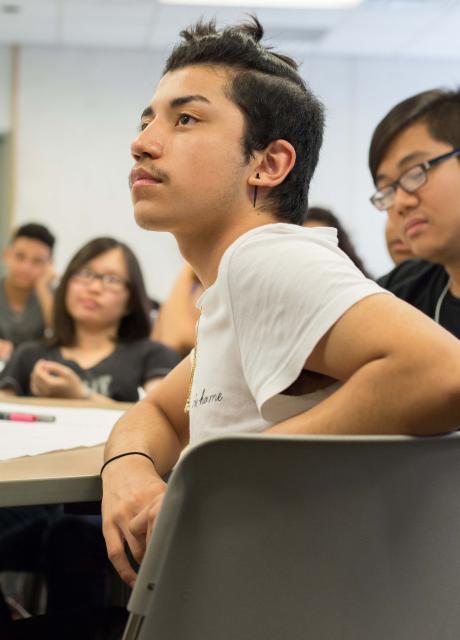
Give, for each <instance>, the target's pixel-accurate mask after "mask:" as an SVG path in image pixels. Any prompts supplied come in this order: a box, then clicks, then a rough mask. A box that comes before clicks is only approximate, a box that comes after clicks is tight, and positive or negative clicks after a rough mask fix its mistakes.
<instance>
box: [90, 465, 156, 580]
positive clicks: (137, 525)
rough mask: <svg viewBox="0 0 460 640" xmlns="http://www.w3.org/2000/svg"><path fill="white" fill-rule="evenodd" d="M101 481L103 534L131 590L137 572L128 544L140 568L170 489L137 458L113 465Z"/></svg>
mask: <svg viewBox="0 0 460 640" xmlns="http://www.w3.org/2000/svg"><path fill="white" fill-rule="evenodd" d="M102 480H103V484H104V491H103V499H102V530H103V533H104V538H105V542H106V545H107V553H108V556H109V558H110V561H111V562H112V564H113V566H114V567H115V569H116V570H117V572H118V573H119V575H120V577H121V578H122V580H124V582H126V583H127V584H129V585H130V586H131V587H132V586H133V585H134V582H135V580H136V572H135V571H134V569H133V568H132V567H131V565H130V563H129V560H128V558H127V556H126V551H125V542H126V543H127V545H128V547H129V549H130V551H131V554H132V556H133V558H134V559H135V561H136V562H137V563H138V564H140V562H141V561H142V558H143V557H144V553H145V549H146V546H147V544H148V541H149V539H150V535H151V532H152V528H153V526H154V523H155V519H156V517H157V515H158V512H159V510H160V506H161V502H162V500H163V496H164V493H165V491H166V487H167V485H166V483H165V482H163V480H161V478H159V477H158V475H157V474H156V473H155V471H154V468H153V466H152V463H151V462H150V461H149V460H147V459H146V458H143V457H142V456H136V455H133V456H125V457H123V458H119V459H117V460H114V461H113V462H111V463H110V464H109V465H108V466H107V467H106V468H105V469H104V472H103V474H102Z"/></svg>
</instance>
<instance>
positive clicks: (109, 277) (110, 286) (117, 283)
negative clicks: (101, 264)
mask: <svg viewBox="0 0 460 640" xmlns="http://www.w3.org/2000/svg"><path fill="white" fill-rule="evenodd" d="M72 280H74V281H75V282H78V283H80V284H82V285H85V286H88V285H90V284H92V283H93V282H94V280H100V281H101V283H102V288H103V289H105V290H106V291H112V293H120V291H123V290H124V289H126V287H127V286H128V284H129V283H128V281H127V280H125V279H124V278H122V277H121V276H117V275H115V274H114V273H96V272H95V271H93V270H92V269H88V268H83V269H79V270H78V271H75V273H74V274H73V275H72Z"/></svg>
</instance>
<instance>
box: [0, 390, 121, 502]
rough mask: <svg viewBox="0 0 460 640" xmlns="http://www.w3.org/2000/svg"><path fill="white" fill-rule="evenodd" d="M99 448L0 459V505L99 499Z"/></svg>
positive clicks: (77, 403)
mask: <svg viewBox="0 0 460 640" xmlns="http://www.w3.org/2000/svg"><path fill="white" fill-rule="evenodd" d="M11 401H12V402H15V403H16V402H17V403H20V404H25V405H31V406H33V405H42V406H43V405H53V406H57V405H59V406H67V407H68V406H72V407H86V408H87V407H96V408H97V407H101V406H103V405H100V404H97V403H93V402H91V401H88V400H81V401H79V400H55V399H53V400H49V399H41V398H40V399H39V398H16V397H15V398H12V399H11ZM130 406H131V405H130V404H128V403H116V405H115V404H114V405H113V408H114V409H127V408H128V407H130ZM103 408H110V407H107V406H103ZM103 450H104V445H102V444H101V445H98V446H95V447H82V448H78V449H69V450H66V451H52V452H50V453H42V454H40V455H37V456H27V457H24V458H14V459H13V460H4V461H2V462H0V507H7V506H10V507H11V506H17V507H19V506H24V505H30V504H55V503H63V502H92V501H95V500H100V498H101V480H100V478H99V470H100V468H101V465H102V458H103Z"/></svg>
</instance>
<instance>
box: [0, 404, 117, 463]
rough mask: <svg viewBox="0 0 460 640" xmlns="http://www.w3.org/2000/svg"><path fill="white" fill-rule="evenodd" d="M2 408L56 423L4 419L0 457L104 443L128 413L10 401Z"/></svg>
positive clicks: (0, 440)
mask: <svg viewBox="0 0 460 640" xmlns="http://www.w3.org/2000/svg"><path fill="white" fill-rule="evenodd" d="M0 411H1V412H5V413H33V414H34V415H51V416H55V417H56V421H55V422H13V421H10V420H0V460H9V459H10V458H19V457H21V456H34V455H37V454H39V453H46V452H47V451H56V450H60V449H74V448H75V447H91V446H93V445H96V444H101V443H103V442H105V441H106V440H107V438H108V436H109V433H110V431H111V430H112V427H113V425H114V424H115V422H116V421H117V420H118V418H119V417H120V416H121V415H122V414H123V413H124V412H123V411H119V410H114V409H84V408H80V407H77V408H75V407H53V406H46V407H45V406H32V405H23V404H14V403H9V402H2V403H0Z"/></svg>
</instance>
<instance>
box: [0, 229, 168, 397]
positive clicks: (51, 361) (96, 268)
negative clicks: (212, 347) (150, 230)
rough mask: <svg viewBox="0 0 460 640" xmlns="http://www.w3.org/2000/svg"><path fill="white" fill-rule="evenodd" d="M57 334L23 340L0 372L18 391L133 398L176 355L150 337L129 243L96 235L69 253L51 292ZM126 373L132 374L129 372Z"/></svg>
mask: <svg viewBox="0 0 460 640" xmlns="http://www.w3.org/2000/svg"><path fill="white" fill-rule="evenodd" d="M53 324H54V335H53V338H52V340H51V341H48V343H42V342H33V343H27V344H25V345H22V346H21V347H19V348H18V349H17V351H16V352H15V353H14V355H13V357H12V359H11V360H10V362H9V363H8V365H7V367H6V368H5V370H4V372H3V374H2V376H1V378H0V388H1V389H3V390H4V392H8V393H9V394H12V395H21V396H39V397H40V396H41V397H52V398H58V397H59V398H75V399H79V398H82V399H83V398H91V399H94V400H99V401H103V402H110V401H111V400H118V401H122V402H135V401H136V400H138V398H139V391H138V389H139V388H140V387H142V388H144V389H145V390H146V391H147V390H149V389H150V388H152V386H153V385H154V384H155V382H156V381H158V379H160V378H163V377H164V376H165V375H166V374H167V373H168V372H169V371H170V370H171V369H172V368H173V367H174V366H175V365H176V364H177V363H178V362H179V360H180V358H179V356H178V355H177V354H176V353H175V352H174V351H172V350H171V349H169V348H168V347H166V346H164V345H162V344H160V343H159V342H154V341H152V340H150V339H149V335H150V331H151V326H150V325H151V323H150V316H149V300H148V298H147V294H146V291H145V286H144V281H143V278H142V273H141V270H140V266H139V263H138V261H137V259H136V257H135V255H134V254H133V252H132V251H131V249H130V248H129V247H128V246H127V245H125V244H123V243H122V242H118V241H117V240H115V239H113V238H96V239H95V240H92V241H91V242H88V243H87V244H85V245H84V246H83V247H82V248H81V249H80V250H79V251H78V252H77V254H76V255H75V256H74V257H73V259H72V260H71V262H70V264H69V266H68V267H67V269H66V271H65V273H64V276H63V277H62V280H61V283H60V285H59V287H58V289H57V291H56V297H55V307H54V323H53ZM127 372H129V375H127Z"/></svg>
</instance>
